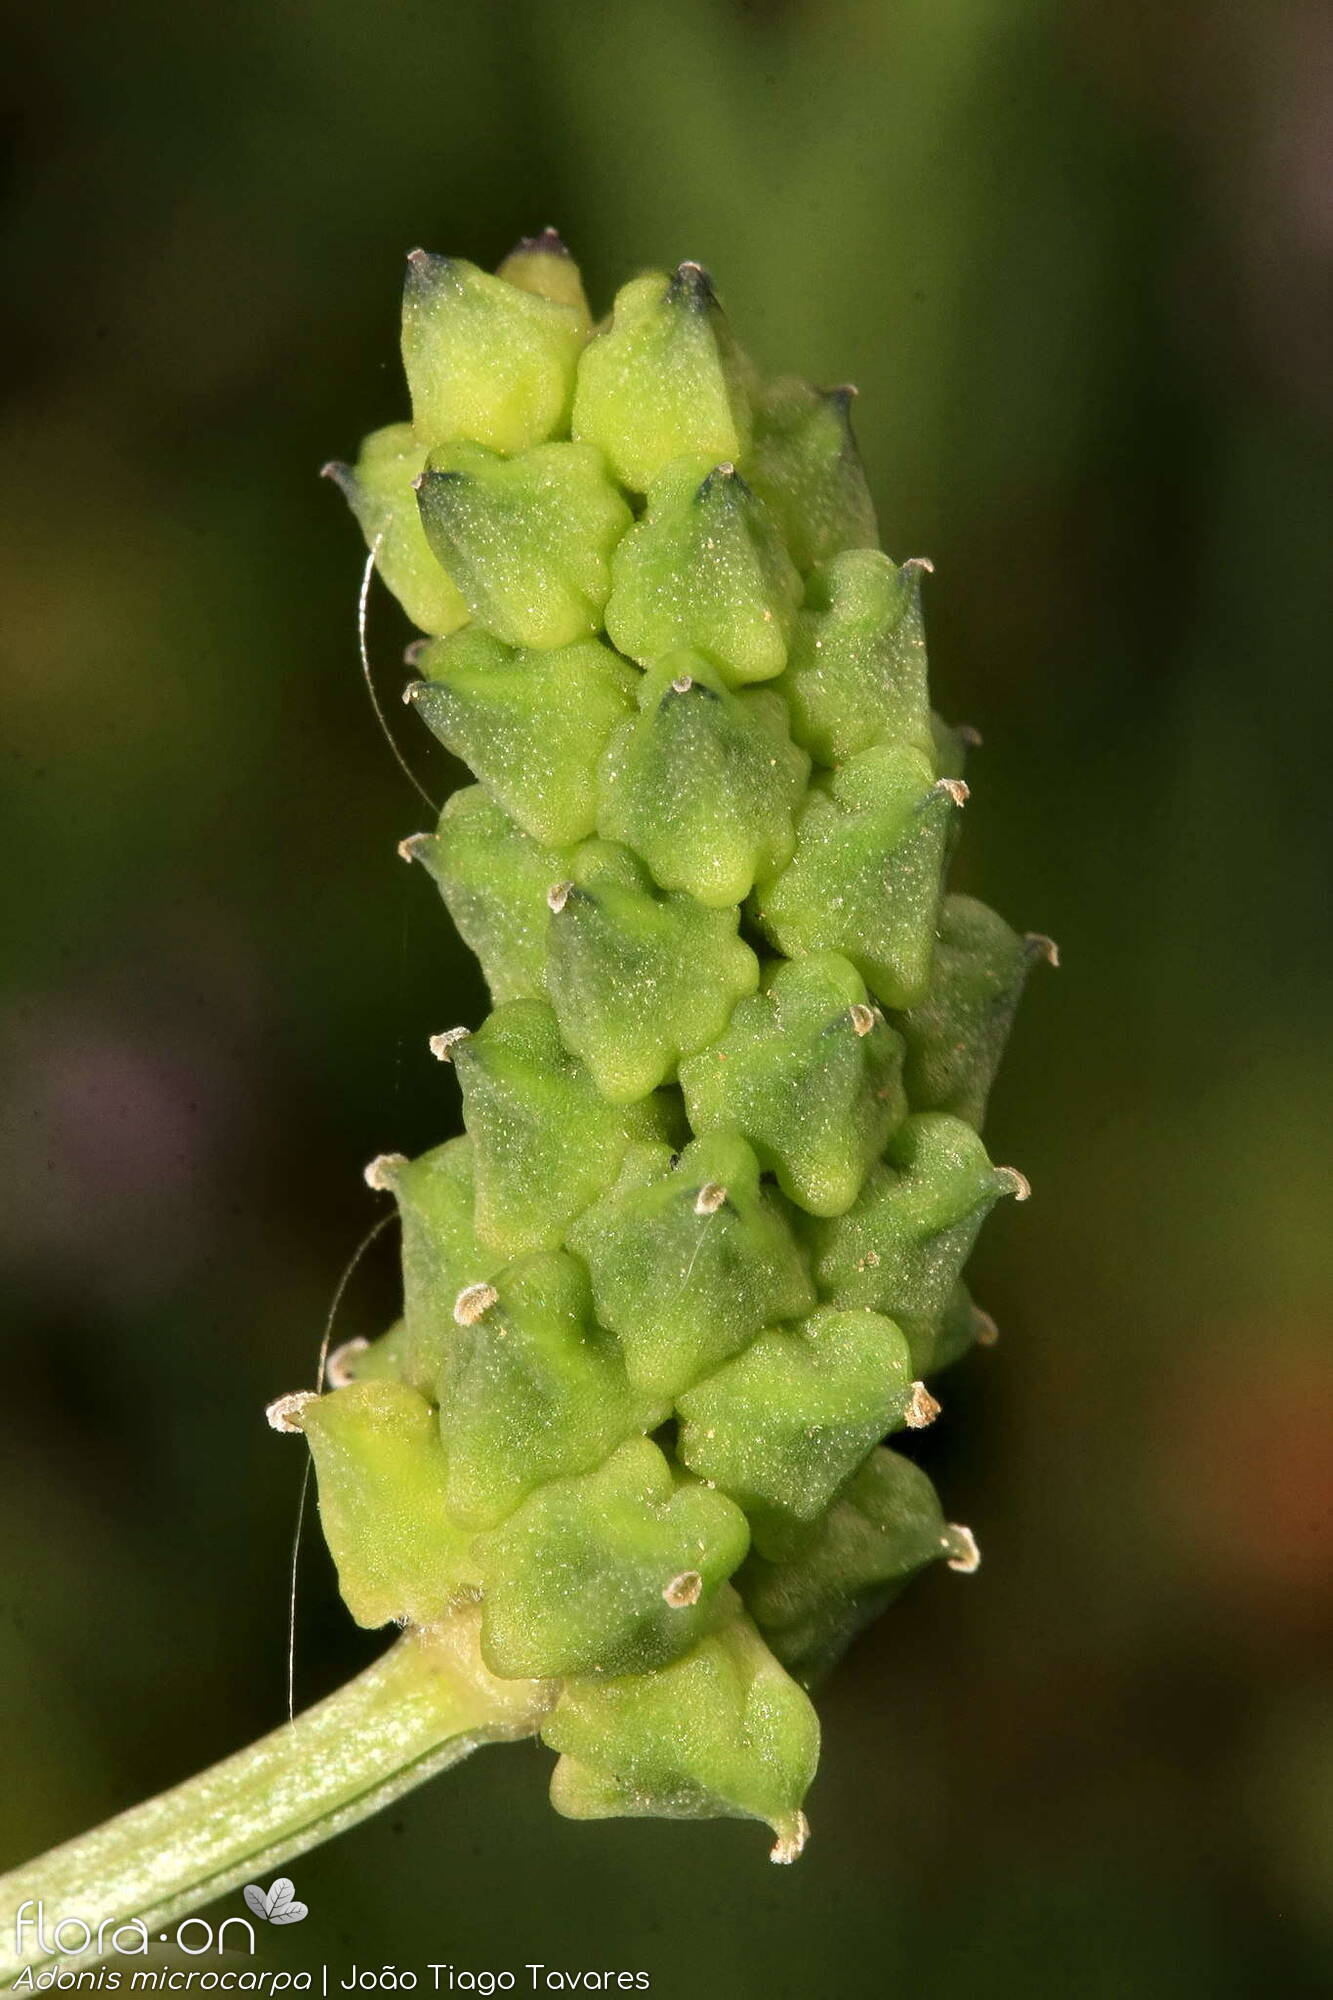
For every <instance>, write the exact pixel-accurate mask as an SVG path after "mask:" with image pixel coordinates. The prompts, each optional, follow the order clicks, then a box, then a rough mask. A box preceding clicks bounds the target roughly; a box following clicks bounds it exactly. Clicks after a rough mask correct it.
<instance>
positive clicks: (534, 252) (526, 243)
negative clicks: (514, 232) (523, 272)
mask: <svg viewBox="0 0 1333 2000" xmlns="http://www.w3.org/2000/svg"><path fill="white" fill-rule="evenodd" d="M511 255H513V256H515V257H568V255H569V245H568V244H567V243H566V241H565V239H564V237H563V236H562V235H561V234H560V231H559V230H558V229H552V228H551V227H550V226H549V224H548V226H547V227H546V228H545V229H543V230H541V231H539V233H538V234H537V235H536V236H524V237H521V238H520V239H519V241H518V242H517V243H516V244H515V245H514V248H513V251H512V252H511Z"/></svg>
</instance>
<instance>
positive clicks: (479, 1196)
mask: <svg viewBox="0 0 1333 2000" xmlns="http://www.w3.org/2000/svg"><path fill="white" fill-rule="evenodd" d="M403 355H404V360H405V363H406V370H407V379H408V386H409V389H410V391H411V401H412V419H411V422H410V423H402V424H395V425H393V426H391V427H390V428H389V429H387V430H383V431H379V432H377V433H375V434H374V435H373V436H371V437H370V438H368V439H367V440H366V443H365V445H364V446H363V448H362V452H361V457H360V460H359V462H358V464H357V465H356V466H355V468H348V467H343V466H334V467H331V468H330V471H331V473H332V475H333V476H334V477H335V478H336V479H337V480H338V482H339V484H340V485H341V487H342V488H343V490H344V492H345V493H346V495H347V497H348V499H349V500H350V502H351V504H352V506H353V508H354V509H355V511H356V514H357V517H358V519H359V521H360V522H361V525H362V527H363V529H364V531H365V534H366V538H367V541H368V542H369V543H370V545H371V547H372V549H373V551H374V556H375V561H376V563H377V565H378V568H379V570H380V573H381V574H382V576H383V578H384V580H385V581H386V583H387V584H388V585H389V587H390V589H391V590H393V591H394V592H395V593H396V594H397V596H398V597H399V599H400V600H401V602H402V604H403V605H404V607H405V608H406V610H407V612H408V614H409V616H410V617H411V618H412V620H413V621H414V622H415V623H416V624H417V625H418V626H419V627H421V628H422V630H423V631H424V632H425V633H426V634H428V635H429V636H428V637H426V638H425V639H423V640H421V641H419V642H418V643H417V644H416V645H414V646H413V648H412V649H411V653H410V656H409V657H410V661H411V664H412V666H413V668H414V669H415V672H416V673H417V674H418V675H419V676H420V678H419V679H417V680H416V681H415V682H414V683H413V684H412V686H410V687H409V689H408V690H407V695H408V699H409V700H410V701H411V703H412V705H413V706H414V707H415V708H416V710H417V711H418V713H419V714H420V715H421V717H422V718H423V719H424V721H425V722H426V724H427V725H428V726H429V728H430V729H431V730H432V731H433V732H434V733H435V735H436V736H438V737H439V738H440V739H441V741H442V742H444V743H445V744H447V746H448V747H449V749H450V750H451V751H453V752H454V753H456V754H457V755H458V756H459V757H461V758H463V759H465V760H466V762H467V763H468V764H469V765H470V767H471V769H472V770H473V772H474V773H475V775H476V780H477V782H476V783H475V784H473V785H471V786H469V787H468V788H467V789H465V790H463V791H461V792H459V793H457V794H456V795H455V796H454V797H453V798H451V799H450V801H449V803H448V804H447V806H446V807H445V810H444V812H443V814H442V816H441V819H440V823H439V826H438V828H437V829H436V830H435V831H433V832H430V833H422V834H418V835H416V836H414V837H413V838H412V839H410V840H408V841H405V842H404V844H403V852H404V854H405V855H406V856H407V857H408V858H410V859H414V860H419V861H420V862H422V863H423V864H424V866H425V867H426V868H427V869H428V870H429V871H430V873H431V875H432V876H433V877H434V879H435V881H436V882H437V883H438V885H439V887H440V890H441V892H442V894H443V896H444V900H445V902H446V903H447V905H448V907H449V910H450V912H451V914H452V916H453V918H454V921H455V923H456V924H457V926H458V929H459V930H460V932H461V933H462V935H463V937H464V938H465V939H466V940H467V942H468V943H469V944H470V945H471V946H472V948H473V949H474V950H475V951H476V952H477V954H478V955H479V957H480V959H481V963H482V966H483V968H484V971H485V974H486V978H487V980H488V982H489V985H490V989H491V993H492V997H493V1000H494V1003H495V1005H494V1012H493V1013H491V1015H490V1016H489V1018H488V1019H487V1020H486V1021H485V1022H484V1023H483V1024H482V1025H481V1026H480V1027H478V1028H477V1029H476V1030H475V1031H471V1032H469V1031H468V1030H465V1029H462V1028H455V1029H451V1030H450V1031H449V1032H447V1033H444V1034H441V1035H440V1036H439V1037H437V1039H436V1042H435V1044H434V1046H435V1049H436V1053H437V1054H438V1055H440V1056H441V1057H442V1058H444V1059H445V1060H448V1061H451V1062H452V1063H453V1064H454V1065H455V1066H456V1069H457V1072H458V1077H459V1080H460V1083H461V1087H462V1096H463V1107H464V1117H465V1124H466V1133H465V1135H464V1136H463V1137H461V1138H457V1139H452V1140H450V1141H448V1143H446V1144H444V1145H442V1146H440V1147H438V1148H437V1149H436V1150H434V1151H432V1152H430V1153H427V1154H425V1155H424V1156H423V1157H421V1158H420V1159H416V1160H407V1159H405V1158H402V1157H400V1156H397V1155H388V1156H386V1157H384V1158H381V1159H379V1160H377V1161H375V1162H374V1163H373V1166H372V1167H371V1168H370V1169H369V1170H368V1177H369V1179H370V1181H371V1184H372V1185H373V1186H375V1187H378V1188H385V1189H389V1190H391V1191H392V1193H393V1194H394V1196H395V1198H396V1200H397V1204H398V1208H399V1212H400V1216H401V1224H402V1244H403V1292H404V1298H403V1316H402V1320H401V1322H400V1323H399V1324H398V1325H396V1326H395V1327H394V1328H393V1329H392V1330H391V1331H390V1332H389V1333H387V1334H386V1335H385V1336H384V1338H383V1339H382V1340H379V1341H377V1342H375V1343H374V1344H373V1345H369V1346H367V1345H366V1344H365V1343H353V1344H352V1345H351V1347H350V1348H346V1349H343V1350H341V1351H340V1352H339V1353H338V1354H337V1355H335V1357H334V1359H333V1363H332V1365H331V1367H330V1370H329V1381H330V1383H331V1384H332V1385H333V1386H332V1387H331V1388H330V1390H329V1392H328V1393H326V1394H323V1395H320V1396H318V1397H313V1396H312V1397H291V1398H285V1399H283V1402H282V1404H281V1405H280V1406H275V1413H276V1420H277V1421H279V1422H281V1423H283V1424H285V1425H286V1426H288V1427H292V1428H299V1429H300V1430H302V1431H303V1432H304V1433H305V1436H306V1438H307V1439H308V1441H309V1444H310V1448H311V1451H312V1452H313V1455H314V1460H315V1465H316V1468H317V1473H318V1480H319V1495H320V1509H321V1514H322V1518H323V1522H324V1527H325V1531H326V1534H327V1536H328V1540H329V1543H330V1546H331V1548H332V1550H333V1554H334V1557H335V1559H336V1561H337V1565H338V1570H339V1575H340V1579H341V1584H342V1589H343V1594H344V1596H345V1598H346V1601H347V1603H348V1605H349V1607H350V1609H351V1611H352V1613H353V1615H354V1616H355V1617H356V1618H357V1619H358V1620H359V1621H360V1622H361V1623H363V1624H365V1625H372V1626H373V1625H381V1624H384V1623H386V1622H389V1621H392V1620H397V1621H398V1622H400V1623H404V1624H409V1625H412V1626H416V1627H425V1628H430V1627H437V1626H439V1625H440V1623H441V1621H446V1620H449V1619H451V1618H452V1619H455V1620H457V1621H459V1622H460V1623H468V1622H470V1623H471V1625H472V1627H473V1628H474V1630H475V1644H476V1645H477V1646H478V1647H479V1649H480V1655H479V1661H480V1666H481V1668H483V1669H484V1670H485V1671H486V1672H488V1673H489V1674H492V1675H495V1676H499V1677H501V1678H502V1679H504V1680H505V1681H514V1682H528V1683H532V1684H534V1685H535V1686H536V1687H537V1689H538V1690H539V1695H538V1699H537V1703H536V1707H537V1711H538V1712H539V1713H540V1718H541V1719H540V1725H539V1726H540V1730H541V1734H542V1736H543V1737H544V1739H545V1740H546V1742H547V1743H549V1744H550V1745H551V1746H552V1747H553V1748H554V1749H555V1750H556V1751H558V1752H559V1763H558V1765H557V1767H556V1771H555V1776H554V1781H553V1796H554V1800H555V1803H556V1805H557V1806H558V1807H559V1808H560V1810H561V1811H563V1812H566V1813H570V1814H575V1815H580V1816H596V1815H605V1814H613V1813H666V1814H682V1815H685V1814H698V1815H703V1814H716V1813H733V1814H740V1815H747V1816H753V1817H754V1818H757V1819H760V1820H765V1821H767V1822H768V1823H769V1824H770V1825H771V1826H772V1827H773V1828H774V1830H775V1832H776V1834H777V1836H778V1844H777V1847H776V1848H775V1850H774V1852H775V1856H776V1857H777V1858H778V1859H783V1860H785V1859H790V1858H791V1857H792V1856H793V1855H794V1854H795V1853H796V1852H798V1851H799V1848H800V1845H801V1841H802V1839H803V1838H804V1832H805V1822H804V1818H803V1816H802V1813H801V1804H802V1800H803V1798H804V1795H805V1791H806V1787H807V1785H808V1784H809V1782H810V1779H811V1776H812V1775H813V1772H814V1768H815V1762H816V1756H817V1748H818V1729H817V1723H816V1719H815V1714H814V1710H813V1708H812V1706H811V1703H810V1700H809V1697H808V1694H807V1692H806V1689H807V1688H808V1687H809V1686H810V1685H811V1684H812V1683H813V1682H814V1681H815V1680H816V1678H817V1677H818V1676H819V1675H821V1674H822V1673H823V1672H824V1671H825V1670H826V1669H827V1668H828V1666H829V1665H830V1664H831V1663H832V1662H833V1661H834V1660H835V1659H836V1658H837V1656H838V1655H839V1653H840V1652H841V1651H842V1650H843V1648H844V1647H845V1646H846V1645H847V1643H848V1642H849V1640H850V1639H851V1637H852V1636H853V1635H854V1634H855V1632H856V1631H857V1630H858V1628H859V1627H860V1626H861V1625H862V1624H863V1623H864V1622H865V1621H866V1620H867V1619H869V1618H870V1617H872V1616H873V1615H874V1614H875V1613H876V1612H877V1611H878V1610H879V1609H880V1608H881V1607H882V1606H883V1605H884V1604H885V1603H886V1602H887V1601H888V1600H889V1598H890V1597H892V1596H893V1594H894V1593H895V1592H896V1591H897V1590H898V1589H899V1588H900V1587H901V1586H902V1584H903V1583H904V1582H905V1581H906V1580H907V1579H908V1578H909V1577H910V1576H912V1575H913V1574H914V1573H915V1572H916V1571H918V1570H920V1569H921V1568H922V1567H923V1566H924V1565H926V1564H928V1563H931V1562H933V1561H936V1560H938V1559H943V1560H944V1561H946V1562H948V1563H949V1564H950V1566H951V1567H953V1568H955V1569H960V1570H966V1569H970V1568H973V1567H974V1566H975V1564H976V1561H977V1555H976V1548H975V1544H974V1542H973V1540H972V1537H971V1535H970V1534H969V1533H968V1531H967V1530H966V1529H964V1528H959V1527H954V1526H950V1525H948V1524H946V1522H945V1520H944V1517H943V1514H942V1512H941V1509H940V1505H939V1502H938V1500H937V1498H936V1495H935V1492H934V1489H933V1487H932V1486H931V1483H930V1481H929V1480H928V1479H927V1478H926V1477H925V1476H924V1474H923V1473H922V1472H921V1471H920V1470H919V1469H918V1467H917V1466H916V1465H915V1464H913V1463H912V1461H911V1460H910V1459H909V1458H907V1457H905V1456H903V1455H902V1454H900V1453H896V1452H894V1451H893V1450H891V1449H890V1448H888V1447H887V1446H886V1445H885V1444H884V1443H883V1439H884V1438H885V1437H886V1436H888V1435H890V1434H891V1433H893V1432H895V1431H898V1430H900V1429H901V1428H903V1427H904V1426H920V1425H922V1424H925V1423H928V1422H929V1421H930V1419H931V1417H932V1416H933V1415H934V1413H935V1411H936V1409H937V1407H938V1406H937V1404H936V1403H935V1401H934V1399H933V1397H932V1396H931V1394H930V1393H929V1391H928V1390H927V1388H926V1386H925V1378H927V1377H928V1376H931V1375H932V1374H933V1373H934V1372H935V1371H936V1370H938V1369H939V1368H941V1367H943V1366H944V1365H945V1364H946V1363H947V1362H950V1361H952V1360H954V1359H955V1358H956V1357H957V1356H958V1355H960V1354H961V1353H962V1352H963V1351H964V1350H965V1349H966V1348H967V1347H968V1346H969V1345H970V1343H971V1342H973V1341H974V1340H977V1339H981V1340H985V1339H986V1338H987V1337H988V1336H989V1334H990V1333H991V1332H992V1331H993V1329H992V1328H991V1325H990V1322H989V1320H988V1319H987V1317H986V1315H985V1314H984V1313H982V1312H981V1311H979V1310H978V1309H977V1308H976V1307H975V1306H974V1305H973V1303H972V1300H971V1298H970V1297H969V1295H968V1293H967V1292H966V1290H965V1289H964V1288H963V1286H962V1283H961V1281H960V1273H961V1270H962V1267H963V1264H964V1262H965V1260H966V1258H967V1255H968V1253H969V1251H970V1249H971V1246H972V1243H973V1240H974V1238H975V1236H976V1234H977V1231H978V1229H979V1228H980V1226H981V1223H982V1221H983V1220H984V1218H985V1216H986V1214H987V1212H988V1211H989V1209H990V1208H991V1206H992V1204H993V1203H994V1202H995V1201H996V1200H997V1199H998V1198H999V1197H1000V1196H1002V1195H1005V1194H1013V1195H1017V1196H1019V1197H1020V1198H1021V1197H1022V1196H1023V1195H1024V1194H1025V1193H1026V1184H1025V1183H1024V1181H1023V1179H1022V1176H1021V1175H1019V1174H1018V1173H1016V1172H1014V1171H1013V1170H1012V1169H1011V1168H1008V1167H996V1166H993V1165H992V1164H991V1162H990V1160H989V1159H988V1157H987V1154H986V1151H985V1148H984V1147H983V1145H982V1142H981V1139H980V1137H979V1136H978V1131H979V1127H980V1125H981V1120H982V1114H983V1111H984V1108H985V1102H986V1096H987V1091H988V1089H989V1086H990V1083H991V1079H992V1076H993V1073H994V1070H995V1066H996V1063H997V1061H998V1059H999V1056H1000V1052H1001V1048H1002V1045H1003V1042H1004V1039H1005V1036H1006V1034H1007V1032H1008V1028H1009V1023H1010V1019H1011V1017H1012V1014H1013V1010H1014V1007H1015V1005H1016V1002H1017V1000H1018V997H1019V993H1020V990H1021V988H1022V985H1023V981H1024V977H1025V975H1026V972H1027V969H1028V966H1029V963H1030V962H1031V959H1032V957H1033V955H1034V953H1039V952H1043V951H1049V949H1050V947H1049V946H1048V944H1047V941H1046V940H1044V939H1035V938H1027V939H1024V938H1022V937H1019V936H1016V935H1015V934H1014V933H1013V932H1012V931H1011V930H1010V929H1009V928H1008V926H1007V925H1006V924H1004V923H1003V922H1002V921H1001V919H1000V918H999V917H997V916H995V915H994V914H993V913H992V912H991V911H990V910H988V909H986V908H985V907H984V906H982V905H981V904H979V903H976V902H974V901H972V900H970V899H968V898H966V897H961V896H947V895H945V894H944V874H945V868H946V864H947V860H948V855H949V851H950V848H951V845H952V841H953V838H954V832H955V827H956V824H957V821H958V817H959V808H960V807H961V806H962V804H963V802H964V801H965V799H966V797H967V788H966V786H965V785H964V783H963V779H962V766H963V759H964V754H965V749H966V746H967V732H965V731H956V730H953V729H950V728H948V727H946V726H945V725H944V724H942V723H941V722H940V720H939V719H938V717H936V716H935V715H934V714H933V713H932V711H931V708H930V702H929V697H928V692H927V683H926V658H925V645H924V639H923V634H922V620H921V606H920V590H921V579H922V572H923V570H925V569H927V568H928V567H929V565H928V564H925V563H923V562H920V561H912V562H906V563H903V564H902V565H898V564H896V563H894V562H892V561H890V559H889V558H888V557H887V556H886V555H884V554H883V553H881V551H880V549H879V547H878V534H877V529H876V522H875V515H874V510H873V507H872V505H871V501H870V497H869V494H868V492H867V489H866V483H865V479H864V475H863V472H862V469H861V464H860V460H859V458H858V455H857V452H856V448H855V445H854V443H853V440H852V435H851V431H850V428H849V423H848V402H849V397H850V392H849V391H847V390H844V389H835V390H831V391H820V390H815V389H812V388H810V387H809V386H807V385H806V384H805V383H803V382H800V381H796V380H793V379H791V378H785V379H778V380H773V381H770V380H768V379H766V378H764V377H763V376H761V375H760V374H759V373H758V372H757V371H756V369H755V368H754V366H753V365H752V364H751V363H750V362H749V361H748V360H747V358H746V357H745V355H744V354H743V353H742V352H741V351H740V350H739V349H738V348H737V347H736V345H735V343H734V342H733V340H732V337H731V334H730V332H729V330H728V327H727V323H726V321H725V319H724V318H723V316H722V314H721V312H720V310H719V307H718V303H717V300H716V297H715V295H714V293H713V289H712V286H711V284H710V282H709V279H708V277H707V276H706V274H705V273H704V272H703V271H702V270H700V269H699V267H698V266H697V265H693V264H683V265H682V266H681V267H680V269H679V270H678V271H677V272H675V274H674V275H672V276H669V277H668V276H664V275H662V274H660V273H649V274H648V275H646V276H644V277H639V278H636V279H635V280H634V281H633V282H632V283H631V284H628V285H626V286H625V288H624V289H623V290H622V292H621V293H620V295H619V297H618V298H617V300H616V303H615V310H614V312H613V314H612V315H611V316H610V318H609V319H608V320H607V321H606V322H605V323H604V324H603V325H602V326H600V327H597V328H594V327H593V326H592V323H591V320H590V317H589V313H588V310H587V306H586V303H585V300H584V295H583V289H582V285H581V283H580V280H579V276H578V273H577V271H576V269H575V267H574V265H573V264H572V262H571V261H570V259H569V257H568V255H567V253H566V251H565V249H564V247H563V245H562V244H561V243H560V241H559V239H558V238H556V237H555V236H554V235H552V234H550V233H548V234H547V235H546V236H543V237H538V238H536V239H534V240H532V241H530V242H526V243H524V244H522V245H520V247H519V249H518V250H517V251H516V252H515V253H514V255H513V256H512V257H510V258H509V259H508V260H507V262H506V263H505V264H504V265H503V266H502V267H501V269H500V271H499V273H498V275H494V276H492V275H490V274H488V273H486V272H483V271H481V270H478V269H477V268H476V267H475V266H473V265H471V264H468V263H464V262H461V261H459V260H457V259H453V258H441V257H432V256H427V255H426V254H424V253H423V252H420V251H418V252H414V253H413V255H412V257H411V259H410V260H409V268H408V279H407V290H406V297H405V303H404V312H403Z"/></svg>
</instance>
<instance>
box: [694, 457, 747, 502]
mask: <svg viewBox="0 0 1333 2000" xmlns="http://www.w3.org/2000/svg"><path fill="white" fill-rule="evenodd" d="M749 491H750V489H749V487H748V486H747V485H746V483H745V481H744V480H743V479H742V478H741V475H740V474H739V472H737V470H736V468H735V466H734V465H733V464H732V463H731V460H730V459H727V460H726V461H725V462H724V463H723V464H722V465H715V466H714V467H713V470H712V471H711V472H709V473H705V475H704V477H703V479H702V480H701V481H700V482H699V487H698V490H697V491H696V493H695V496H694V497H695V499H696V500H709V499H711V498H712V497H713V495H714V494H729V493H737V494H748V493H749Z"/></svg>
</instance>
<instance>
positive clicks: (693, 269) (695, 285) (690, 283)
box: [667, 264, 717, 312]
mask: <svg viewBox="0 0 1333 2000" xmlns="http://www.w3.org/2000/svg"><path fill="white" fill-rule="evenodd" d="M667 297H668V299H672V300H679V301H680V303H681V304H682V305H687V306H692V307H693V308H694V309H695V310H696V311H700V312H702V311H704V310H706V309H707V307H709V306H715V305H716V304H717V293H716V292H715V291H714V290H713V280H712V279H711V278H710V277H709V275H708V273H707V271H705V269H704V267H703V265H702V264H680V265H678V266H677V267H676V269H675V270H674V271H673V272H672V274H671V283H670V284H669V285H668V286H667Z"/></svg>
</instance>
